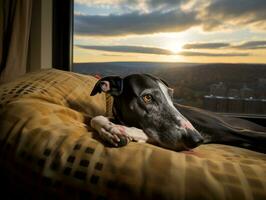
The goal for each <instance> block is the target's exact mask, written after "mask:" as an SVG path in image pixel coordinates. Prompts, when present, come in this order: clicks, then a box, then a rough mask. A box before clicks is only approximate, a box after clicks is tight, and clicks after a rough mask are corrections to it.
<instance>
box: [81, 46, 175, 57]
mask: <svg viewBox="0 0 266 200" xmlns="http://www.w3.org/2000/svg"><path fill="white" fill-rule="evenodd" d="M76 46H77V47H79V48H83V49H92V50H100V51H110V52H124V53H145V54H159V55H171V54H172V52H171V51H169V50H166V49H161V48H155V47H142V46H86V45H76Z"/></svg>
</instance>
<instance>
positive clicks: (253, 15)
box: [202, 0, 266, 30]
mask: <svg viewBox="0 0 266 200" xmlns="http://www.w3.org/2000/svg"><path fill="white" fill-rule="evenodd" d="M203 12H204V15H202V16H203V18H202V20H203V25H204V28H205V30H212V29H215V28H219V27H226V26H230V25H231V26H235V25H241V26H247V25H255V26H257V25H258V24H260V26H261V23H263V24H265V23H266V3H265V0H212V1H210V3H209V5H208V6H207V7H206V8H205V10H204V11H203ZM265 27H266V26H264V27H258V28H265Z"/></svg>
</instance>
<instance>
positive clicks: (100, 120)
mask: <svg viewBox="0 0 266 200" xmlns="http://www.w3.org/2000/svg"><path fill="white" fill-rule="evenodd" d="M91 127H92V128H94V129H95V130H97V132H98V133H99V135H100V137H101V138H102V139H104V140H105V141H107V142H109V143H111V144H113V145H114V146H118V144H119V143H120V141H121V138H122V137H123V138H124V139H126V141H124V142H126V143H129V142H130V141H132V140H133V141H137V142H146V141H147V140H148V137H147V135H146V134H145V133H144V132H143V131H142V130H141V129H138V128H135V127H126V126H122V125H117V124H114V123H112V122H110V121H109V119H108V118H106V117H104V116H97V117H94V118H92V120H91Z"/></svg>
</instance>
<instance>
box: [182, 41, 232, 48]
mask: <svg viewBox="0 0 266 200" xmlns="http://www.w3.org/2000/svg"><path fill="white" fill-rule="evenodd" d="M228 46H230V44H229V43H218V42H217V43H189V44H185V45H184V46H183V49H219V48H224V47H228Z"/></svg>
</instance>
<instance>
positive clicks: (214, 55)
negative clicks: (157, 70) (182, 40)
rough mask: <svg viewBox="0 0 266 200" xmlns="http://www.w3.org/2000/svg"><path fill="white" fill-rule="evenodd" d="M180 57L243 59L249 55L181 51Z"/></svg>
mask: <svg viewBox="0 0 266 200" xmlns="http://www.w3.org/2000/svg"><path fill="white" fill-rule="evenodd" d="M179 54H180V55H182V56H205V57H243V56H250V54H249V53H203V52H191V51H183V52H181V53H179Z"/></svg>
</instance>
